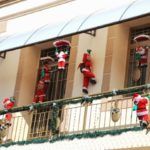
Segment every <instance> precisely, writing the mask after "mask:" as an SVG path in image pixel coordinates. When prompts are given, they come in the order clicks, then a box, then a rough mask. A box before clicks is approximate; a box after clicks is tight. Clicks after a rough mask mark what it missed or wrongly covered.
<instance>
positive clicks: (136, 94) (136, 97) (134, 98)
mask: <svg viewBox="0 0 150 150" xmlns="http://www.w3.org/2000/svg"><path fill="white" fill-rule="evenodd" d="M140 99H141V95H139V94H138V93H134V94H133V96H132V101H133V102H137V103H138V102H139V100H140Z"/></svg>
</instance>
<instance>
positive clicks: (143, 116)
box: [132, 93, 149, 128]
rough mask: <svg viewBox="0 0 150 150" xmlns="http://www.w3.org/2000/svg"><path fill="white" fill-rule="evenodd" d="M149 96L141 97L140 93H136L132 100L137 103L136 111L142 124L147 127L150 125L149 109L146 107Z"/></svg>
mask: <svg viewBox="0 0 150 150" xmlns="http://www.w3.org/2000/svg"><path fill="white" fill-rule="evenodd" d="M148 100H149V99H148V98H147V97H141V95H139V94H138V93H134V94H133V97H132V101H133V103H134V104H135V105H137V108H136V113H137V117H138V119H139V121H140V126H141V127H142V128H146V127H147V125H148V117H149V116H148V111H147V108H146V104H147V103H148Z"/></svg>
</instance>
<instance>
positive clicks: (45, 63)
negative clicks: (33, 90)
mask: <svg viewBox="0 0 150 150" xmlns="http://www.w3.org/2000/svg"><path fill="white" fill-rule="evenodd" d="M40 60H41V61H42V67H41V68H40V70H41V76H40V77H41V79H43V81H44V83H49V82H50V76H49V73H50V67H49V62H50V61H54V59H53V58H52V57H50V56H47V57H41V59H40Z"/></svg>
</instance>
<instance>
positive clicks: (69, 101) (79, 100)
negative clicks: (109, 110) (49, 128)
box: [0, 84, 150, 115]
mask: <svg viewBox="0 0 150 150" xmlns="http://www.w3.org/2000/svg"><path fill="white" fill-rule="evenodd" d="M147 89H150V84H145V85H142V86H138V87H130V88H125V89H121V90H117V89H116V90H112V91H109V92H104V93H99V94H94V95H90V96H89V97H77V98H70V99H60V100H54V101H47V102H43V103H36V104H32V105H28V106H23V107H15V108H12V109H9V110H2V111H0V115H3V114H6V113H7V112H11V113H15V112H21V111H28V110H30V108H31V106H33V108H34V109H38V108H41V107H46V106H53V103H59V105H67V104H77V103H83V102H92V101H93V100H97V99H102V98H108V97H111V96H117V95H123V94H131V93H134V92H142V91H143V90H147Z"/></svg>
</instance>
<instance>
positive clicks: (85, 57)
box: [82, 49, 92, 63]
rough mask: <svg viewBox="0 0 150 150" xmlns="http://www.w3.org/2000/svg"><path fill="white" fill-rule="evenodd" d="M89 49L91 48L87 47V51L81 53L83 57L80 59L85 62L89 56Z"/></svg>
mask: <svg viewBox="0 0 150 150" xmlns="http://www.w3.org/2000/svg"><path fill="white" fill-rule="evenodd" d="M91 51H92V50H90V49H87V53H84V54H83V59H82V61H83V62H84V63H85V62H86V61H87V60H89V58H90V57H91V55H90V54H91Z"/></svg>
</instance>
